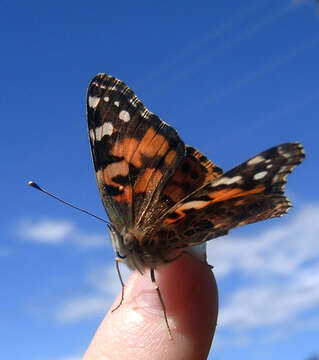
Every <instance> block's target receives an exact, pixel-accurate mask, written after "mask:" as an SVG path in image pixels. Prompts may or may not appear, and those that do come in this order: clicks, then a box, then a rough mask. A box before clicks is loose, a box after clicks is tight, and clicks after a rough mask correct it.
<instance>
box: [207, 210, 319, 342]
mask: <svg viewBox="0 0 319 360" xmlns="http://www.w3.org/2000/svg"><path fill="white" fill-rule="evenodd" d="M318 235H319V205H312V206H307V207H305V208H304V209H303V210H302V211H300V212H299V213H298V214H297V215H295V216H294V217H291V219H290V220H289V221H287V222H285V223H284V224H282V225H276V226H274V227H273V228H271V229H270V230H267V231H265V232H264V233H263V234H256V235H254V236H252V235H250V236H247V237H245V238H243V237H236V236H230V237H228V238H220V239H219V240H216V241H215V243H214V245H212V246H209V247H208V249H209V252H208V260H209V263H211V264H213V265H214V270H215V274H216V277H217V278H225V279H227V277H228V276H229V275H231V274H234V273H236V275H237V276H241V277H242V278H244V279H246V281H245V282H243V283H240V285H241V286H240V289H239V290H234V291H233V292H232V294H231V295H230V297H229V298H228V299H226V301H225V299H223V301H222V302H223V303H224V304H225V305H224V306H223V307H222V308H221V311H220V316H219V324H220V326H221V327H224V328H230V329H237V330H240V331H241V332H242V331H243V330H245V329H246V330H249V329H253V328H262V327H263V328H265V327H266V328H267V327H269V329H270V328H271V326H273V325H274V326H276V328H277V331H276V332H277V333H276V334H275V335H274V333H273V334H272V335H273V339H275V338H276V337H278V334H280V328H278V327H279V326H280V325H282V326H286V325H287V324H288V323H294V325H295V324H296V323H298V322H299V321H300V322H305V321H308V320H307V319H305V318H302V315H303V314H304V313H305V312H306V311H317V312H319V236H318ZM247 280H249V282H248V283H247ZM221 281H223V280H221ZM243 284H245V285H243ZM316 325H317V328H319V323H317V324H316ZM288 333H289V331H288ZM269 338H271V336H270V337H269Z"/></svg>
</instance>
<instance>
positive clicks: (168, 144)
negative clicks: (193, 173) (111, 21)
mask: <svg viewBox="0 0 319 360" xmlns="http://www.w3.org/2000/svg"><path fill="white" fill-rule="evenodd" d="M87 113H88V130H89V137H90V143H91V150H92V156H93V161H94V166H95V171H96V176H97V181H98V185H99V190H100V194H101V198H102V201H103V204H104V207H105V209H106V211H107V213H108V215H109V218H110V219H111V221H112V222H113V224H114V225H115V226H116V227H117V230H118V231H119V232H120V231H121V230H122V229H123V228H124V227H126V228H127V227H137V226H138V224H140V223H143V221H142V220H141V219H142V218H143V216H144V214H145V213H147V212H151V211H152V210H151V209H152V207H153V206H154V204H153V199H154V198H155V197H156V196H157V194H158V193H160V192H161V190H162V188H163V187H164V186H165V184H166V182H167V180H168V178H169V177H170V176H171V175H172V174H173V173H174V171H175V169H176V167H177V166H178V164H179V163H180V162H181V161H182V159H183V158H184V154H185V147H184V143H183V142H182V140H181V139H180V138H179V136H178V134H177V132H176V131H175V130H174V129H173V128H172V127H171V126H169V125H167V124H165V123H164V122H163V121H162V120H161V119H160V118H159V117H157V116H156V115H154V114H153V113H151V112H149V111H148V110H147V109H146V108H145V106H144V105H143V104H142V103H141V102H140V101H139V99H138V98H137V97H136V96H135V94H134V93H133V92H132V90H130V89H129V88H128V87H127V85H125V84H124V83H123V82H121V81H120V80H117V79H115V78H114V77H111V76H108V75H105V74H99V75H97V76H96V77H95V78H94V79H93V80H92V82H91V83H90V85H89V88H88V92H87Z"/></svg>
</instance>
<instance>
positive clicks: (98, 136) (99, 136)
mask: <svg viewBox="0 0 319 360" xmlns="http://www.w3.org/2000/svg"><path fill="white" fill-rule="evenodd" d="M95 139H96V140H97V141H100V140H101V139H102V126H99V127H97V128H95Z"/></svg>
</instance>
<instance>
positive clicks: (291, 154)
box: [156, 143, 305, 247]
mask: <svg viewBox="0 0 319 360" xmlns="http://www.w3.org/2000/svg"><path fill="white" fill-rule="evenodd" d="M304 156H305V155H304V150H303V148H302V146H301V145H300V144H299V143H287V144H282V145H280V146H277V147H274V148H271V149H269V150H266V151H264V152H262V153H261V154H259V155H257V156H255V157H253V158H251V159H250V160H248V161H246V162H244V163H243V164H241V165H239V166H237V167H235V168H234V169H232V170H230V171H228V172H226V173H225V174H223V175H222V176H220V177H217V178H216V179H214V180H212V181H210V182H208V183H207V184H206V185H204V186H203V187H201V188H200V189H198V190H196V191H194V192H193V193H192V194H191V195H190V196H188V197H186V198H184V199H183V200H182V201H180V202H179V203H177V204H176V205H175V206H174V207H173V208H172V209H171V210H170V211H169V212H168V213H167V214H166V215H165V219H161V220H162V222H161V225H159V227H160V229H158V230H156V231H157V233H158V236H161V237H162V238H164V239H165V240H166V241H165V243H166V244H167V245H166V246H169V245H170V244H172V245H171V246H172V247H176V246H177V245H176V244H178V247H185V246H189V245H194V244H196V243H200V242H202V241H206V240H209V239H212V238H215V237H217V236H221V235H224V234H226V233H227V232H228V231H229V230H230V229H232V228H234V227H236V226H240V225H245V224H249V223H253V222H257V221H260V220H265V219H268V218H272V217H276V216H281V215H282V214H284V213H286V212H287V211H288V209H289V208H290V207H291V205H290V202H289V201H288V199H287V198H286V197H285V196H284V195H283V193H284V186H285V184H286V178H287V176H288V174H289V173H290V172H291V171H292V170H293V168H294V167H295V166H297V165H298V164H299V163H300V162H301V161H302V160H303V158H304Z"/></svg>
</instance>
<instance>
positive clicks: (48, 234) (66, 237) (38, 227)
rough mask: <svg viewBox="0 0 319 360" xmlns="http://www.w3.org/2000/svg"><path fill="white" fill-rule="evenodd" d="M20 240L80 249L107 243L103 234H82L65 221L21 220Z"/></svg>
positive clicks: (19, 227)
mask: <svg viewBox="0 0 319 360" xmlns="http://www.w3.org/2000/svg"><path fill="white" fill-rule="evenodd" d="M18 232H19V235H20V237H21V238H22V239H24V240H27V241H30V242H35V243H39V244H51V245H52V244H53V245H54V244H60V243H64V242H68V243H73V244H75V245H77V246H80V247H85V248H88V247H92V248H93V247H101V246H105V245H106V244H108V243H109V242H108V241H107V235H106V234H107V232H105V234H96V233H90V234H87V233H83V231H81V230H80V229H78V228H77V227H76V226H75V225H74V224H73V223H72V222H70V221H65V220H53V219H42V220H30V219H27V220H23V221H22V222H21V223H20V224H19V226H18Z"/></svg>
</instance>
